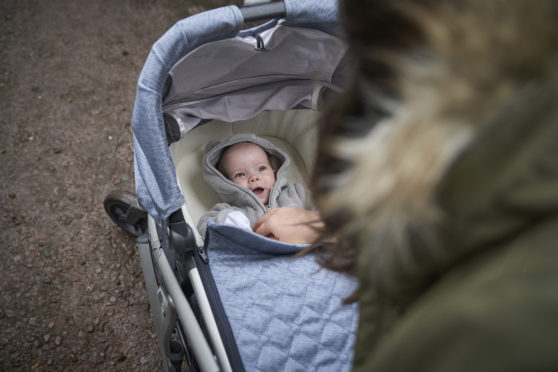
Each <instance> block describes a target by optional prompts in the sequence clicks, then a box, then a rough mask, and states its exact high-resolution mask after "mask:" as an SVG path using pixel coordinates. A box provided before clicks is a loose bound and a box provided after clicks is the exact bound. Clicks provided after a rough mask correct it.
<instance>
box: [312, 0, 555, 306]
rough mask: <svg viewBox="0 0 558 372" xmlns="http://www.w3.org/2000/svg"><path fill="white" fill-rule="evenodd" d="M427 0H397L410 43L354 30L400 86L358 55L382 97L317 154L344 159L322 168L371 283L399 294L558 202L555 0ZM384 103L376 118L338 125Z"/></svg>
mask: <svg viewBox="0 0 558 372" xmlns="http://www.w3.org/2000/svg"><path fill="white" fill-rule="evenodd" d="M425 3H426V4H430V3H429V2H425ZM432 3H434V4H437V5H436V6H433V8H432V9H428V5H427V6H425V7H424V8H420V7H419V6H410V5H409V2H405V4H406V7H402V9H403V10H401V9H399V11H401V12H403V13H404V14H405V15H406V17H408V19H410V20H411V22H412V23H413V26H414V27H416V28H417V29H418V30H420V32H421V37H422V38H419V39H420V41H418V42H417V43H416V45H415V46H412V47H409V46H408V45H407V46H406V48H402V50H403V52H401V50H389V47H386V46H385V45H383V46H381V45H380V46H379V47H378V50H376V51H375V53H372V52H371V50H372V46H370V49H369V50H368V49H367V50H364V49H359V48H364V47H363V45H361V44H360V43H361V42H362V43H363V44H364V43H365V42H366V41H367V40H356V41H355V43H354V44H355V45H354V50H355V53H357V54H359V53H360V57H361V58H360V60H361V61H362V60H364V61H366V59H367V58H369V59H370V58H372V59H374V60H375V61H381V62H382V63H385V64H386V65H389V66H390V68H391V69H392V71H393V76H394V78H393V79H392V81H391V82H390V83H391V86H395V87H396V94H393V95H383V94H382V93H378V92H379V91H381V89H378V86H377V83H376V82H375V81H374V80H373V77H374V76H371V75H370V72H369V71H366V70H364V68H363V67H361V71H360V74H359V75H358V77H359V81H358V83H357V84H358V86H357V90H358V92H360V94H361V96H364V97H365V98H366V99H369V100H368V102H367V103H368V104H370V102H373V104H374V105H375V107H365V108H364V111H365V112H366V114H365V116H364V117H363V118H358V119H354V121H357V122H359V121H360V122H361V123H360V124H359V125H352V127H351V126H350V123H347V122H346V123H345V124H341V125H339V127H338V128H336V130H335V131H331V133H330V134H327V135H326V136H325V137H324V138H322V140H321V141H322V143H321V144H320V149H321V150H320V151H321V152H322V153H321V154H319V157H321V156H322V155H324V154H327V155H328V156H330V157H333V158H336V159H340V160H341V161H343V162H344V163H346V164H349V166H348V167H347V168H346V169H345V170H344V171H342V172H339V171H338V170H332V171H331V172H330V173H327V172H326V173H325V174H324V173H322V174H317V176H316V179H315V185H316V187H317V190H318V192H317V196H318V198H317V200H316V201H317V204H318V208H319V209H320V210H321V212H322V216H324V218H325V220H326V222H327V221H329V224H328V225H329V227H330V228H332V229H333V230H335V231H336V232H337V233H338V238H339V241H340V242H341V244H343V242H350V243H349V244H350V245H352V246H353V247H358V249H356V250H354V248H351V247H347V250H354V251H353V252H352V253H350V254H351V255H353V258H355V257H357V256H358V262H357V264H358V265H359V266H358V272H359V277H361V279H363V281H364V282H369V283H363V285H367V286H369V287H374V288H376V289H377V290H378V291H379V292H381V293H382V295H383V297H384V299H386V298H388V299H390V301H392V302H393V303H395V304H396V305H398V306H403V307H404V306H406V305H407V304H409V303H410V302H412V301H413V299H414V298H416V296H417V295H418V294H419V293H421V292H422V291H423V290H424V289H425V288H426V287H427V286H428V284H430V283H431V282H432V281H433V280H435V279H436V277H438V276H439V275H442V274H443V272H444V271H445V270H446V269H447V268H449V267H450V266H451V265H452V264H454V263H455V262H456V261H458V260H460V259H463V258H464V257H466V256H470V255H472V254H473V253H475V252H478V251H479V250H483V249H485V248H487V247H489V246H490V245H491V244H494V242H497V241H502V240H505V239H511V237H513V234H514V233H517V232H518V231H520V230H521V229H522V228H525V227H526V226H528V225H529V224H530V223H532V221H534V220H536V219H537V218H543V217H544V216H545V214H548V213H556V212H557V211H558V187H557V186H556V185H557V183H558V165H557V164H558V163H557V162H556V160H555V159H558V142H557V139H558V116H557V115H558V111H557V110H558V67H557V66H558V48H556V46H557V45H558V26H557V25H558V23H557V22H556V20H557V19H558V18H557V17H556V5H550V4H551V2H545V4H546V5H549V6H547V8H545V7H542V6H540V4H537V5H535V4H534V3H532V2H527V1H510V2H502V1H471V0H466V1H463V2H458V3H455V4H453V3H451V2H432ZM355 8H356V7H355ZM354 11H360V9H359V10H357V9H354ZM349 31H350V30H349ZM395 32H397V31H395ZM355 35H357V36H355V38H358V37H361V38H365V37H368V36H367V35H365V34H362V33H361V34H356V33H355ZM358 35H360V36H358ZM399 47H400V45H399ZM365 53H369V54H365ZM371 55H372V56H373V57H370V56H371ZM378 106H380V107H381V109H382V111H383V112H387V115H386V116H385V117H384V118H383V119H382V120H380V121H379V122H374V123H372V122H369V123H368V127H369V128H370V127H372V124H374V129H373V130H371V131H369V132H368V133H366V134H365V135H363V136H361V137H359V138H356V139H355V138H354V137H353V138H349V137H343V136H342V135H341V136H339V133H341V134H342V133H343V126H344V125H345V126H346V127H347V128H349V129H350V128H353V127H365V126H366V121H367V120H370V121H374V120H375V119H374V120H373V119H371V112H372V111H373V112H377V107H378ZM373 109H376V111H374V110H373ZM362 122H364V123H365V124H362ZM353 134H354V133H353ZM320 169H322V170H323V169H326V170H327V166H322V167H321V168H320Z"/></svg>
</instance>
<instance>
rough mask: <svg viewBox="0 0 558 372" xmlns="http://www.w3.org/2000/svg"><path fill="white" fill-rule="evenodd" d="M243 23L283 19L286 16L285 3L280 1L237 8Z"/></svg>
mask: <svg viewBox="0 0 558 372" xmlns="http://www.w3.org/2000/svg"><path fill="white" fill-rule="evenodd" d="M239 9H240V13H242V18H243V19H244V23H248V22H257V21H263V20H267V19H273V18H283V17H285V16H286V15H287V11H286V9H285V3H284V2H282V1H279V2H274V3H267V4H258V5H251V6H246V7H242V8H239Z"/></svg>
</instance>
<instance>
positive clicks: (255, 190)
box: [252, 187, 264, 196]
mask: <svg viewBox="0 0 558 372" xmlns="http://www.w3.org/2000/svg"><path fill="white" fill-rule="evenodd" d="M252 192H253V193H254V194H256V195H257V196H259V195H261V194H263V192H264V188H263V187H256V188H255V189H254V190H252Z"/></svg>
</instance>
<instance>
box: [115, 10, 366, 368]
mask: <svg viewBox="0 0 558 372" xmlns="http://www.w3.org/2000/svg"><path fill="white" fill-rule="evenodd" d="M264 18H265V19H271V20H270V21H267V22H266V23H264V24H262V25H260V26H256V27H253V28H249V29H246V30H241V27H242V26H243V24H244V23H245V22H248V21H255V20H261V19H264ZM336 27H337V4H336V2H335V1H331V0H329V1H322V0H314V1H294V0H286V1H285V2H274V3H269V4H265V5H258V6H252V7H245V8H238V7H236V6H228V7H224V8H219V9H214V10H211V11H208V12H204V13H200V14H197V15H195V16H192V17H189V18H187V19H185V20H182V21H180V22H178V23H177V24H176V25H175V26H173V27H172V28H171V29H169V30H168V31H167V32H166V33H165V35H164V36H163V37H161V39H159V40H158V41H157V42H156V43H155V44H154V45H153V47H152V50H151V52H150V54H149V57H148V58H147V61H146V63H145V65H144V68H143V71H142V73H141V76H140V79H139V82H138V91H137V97H136V103H135V107H134V114H133V119H132V128H133V134H134V150H135V157H134V160H135V162H134V167H135V168H134V170H135V183H136V195H137V197H136V195H134V194H132V193H127V192H121V191H116V192H113V193H111V194H110V195H108V196H107V198H106V199H105V209H106V211H107V213H108V214H109V216H110V217H111V218H112V219H113V220H114V221H115V222H116V223H117V224H118V225H119V226H120V227H122V228H123V229H124V230H126V231H127V232H130V233H132V234H134V235H136V236H137V244H138V248H139V251H140V257H141V260H142V268H143V271H144V278H145V282H146V287H147V292H148V297H149V302H150V305H151V310H152V312H153V316H154V321H155V328H156V330H157V334H158V338H159V344H160V349H161V354H162V356H163V360H164V366H165V369H167V370H180V368H181V367H180V366H181V365H182V361H183V359H186V360H187V363H188V365H189V367H190V370H191V371H195V370H198V369H199V370H202V371H217V370H223V371H231V370H234V371H241V370H244V369H248V370H270V369H271V370H281V369H282V370H301V371H303V370H335V371H338V370H348V369H350V363H351V360H352V350H351V348H352V342H353V331H354V327H355V326H356V319H357V316H358V314H357V309H356V307H355V305H353V306H351V307H346V306H343V305H341V298H342V296H347V295H349V294H350V290H351V289H354V286H355V283H354V281H353V280H352V279H351V278H346V277H342V276H339V274H334V273H329V272H327V271H326V270H318V267H317V266H316V264H315V261H314V260H313V258H312V257H311V256H308V257H305V258H301V259H300V260H298V259H297V260H293V259H292V258H291V255H292V254H293V253H294V252H296V251H297V250H299V249H300V248H301V247H297V246H289V245H281V244H279V243H271V242H270V241H266V240H268V239H266V238H263V237H258V236H255V234H252V235H250V233H249V232H239V231H235V230H234V229H232V228H231V227H230V226H211V227H210V228H209V229H208V230H209V231H210V232H209V233H208V234H211V233H212V234H214V235H208V236H210V237H211V239H209V238H207V237H206V239H205V242H204V239H203V237H201V236H200V235H199V233H198V231H197V230H196V229H195V228H193V227H194V226H196V224H197V221H198V219H199V217H200V216H201V214H202V213H204V212H205V211H207V210H208V209H210V208H211V207H212V206H213V204H215V202H216V201H217V198H216V196H215V194H214V193H213V192H212V190H209V189H208V187H207V185H206V184H205V183H204V181H203V179H202V178H201V171H200V167H201V159H202V156H203V148H204V146H205V144H206V143H207V142H208V141H209V140H211V139H223V138H226V137H228V136H230V135H232V134H234V133H240V132H250V133H255V134H257V135H259V136H263V137H265V138H267V139H269V140H270V141H272V142H273V143H274V144H276V145H278V146H280V147H281V148H282V149H283V150H285V151H286V152H287V153H288V154H289V156H290V157H291V160H292V169H293V171H292V174H291V175H290V177H291V179H292V180H293V181H296V182H299V183H303V184H305V183H307V180H308V175H309V174H310V172H311V169H312V166H313V163H314V160H315V159H314V153H315V151H314V146H315V143H316V127H315V123H316V118H317V115H318V111H319V108H320V107H321V104H322V103H323V101H324V100H326V99H327V98H328V97H329V96H330V95H332V94H334V92H336V91H338V90H339V85H340V83H339V81H342V76H343V69H342V66H344V57H345V49H346V48H345V44H344V43H343V41H342V40H341V39H340V38H338V37H337V36H336ZM243 234H244V235H243ZM246 234H247V235H246ZM219 239H224V240H226V241H225V242H224V243H223V244H224V245H225V247H226V249H221V248H220V247H223V244H221V245H219V244H217V243H216V242H218V241H219ZM243 239H244V240H243ZM209 241H211V243H210V242H209ZM238 242H247V243H246V244H237V245H238V246H237V245H235V244H236V243H238ZM211 244H213V245H211ZM215 244H217V245H215ZM231 247H236V248H234V249H233V248H231ZM262 247H264V248H262ZM251 248H253V250H250V249H251ZM231 250H235V251H234V252H236V253H235V254H236V256H234V257H233V256H231V255H230V252H231ZM266 250H267V251H266ZM254 252H257V253H254ZM238 257H242V258H241V259H239V258H238ZM244 257H250V259H249V260H248V261H249V262H248V263H247V261H246V259H245V258H244ZM269 257H272V258H273V260H271V261H270V260H269V259H268V258H269ZM231 262H234V265H236V266H234V267H233V269H235V270H236V271H227V270H228V269H230V268H231V267H232V266H231ZM269 262H272V264H271V265H269V264H268V263H269ZM262 263H263V264H262ZM258 265H259V266H258ZM239 266H242V267H243V270H242V272H241V273H239V270H237V268H238V267H239ZM262 266H263V267H264V269H261V267H262ZM278 267H279V268H280V270H282V271H281V273H282V274H281V275H282V276H281V279H282V281H283V285H284V286H286V287H288V288H287V289H288V291H290V290H291V289H293V288H294V287H296V286H294V285H293V283H297V282H298V281H300V275H302V273H304V275H306V277H304V278H305V279H304V280H303V281H304V282H305V285H304V286H303V287H296V288H299V289H300V290H296V291H294V292H289V293H287V292H288V291H287V292H286V291H283V292H281V295H271V296H270V297H269V298H270V301H273V304H272V305H270V304H268V303H265V301H252V302H254V303H257V304H258V305H259V306H260V308H259V310H258V311H259V312H260V313H261V314H260V315H258V316H257V315H255V314H251V316H254V318H253V319H252V318H251V319H249V320H248V321H246V319H245V316H244V318H243V316H240V315H238V314H236V311H237V310H239V309H241V308H242V307H243V305H244V303H246V302H249V301H248V300H247V296H253V295H255V293H257V291H258V288H259V287H258V285H261V284H262V282H263V280H262V278H266V279H265V280H268V282H266V285H267V286H268V287H267V288H269V287H270V286H272V287H277V288H278V289H279V287H280V285H279V284H281V283H279V282H274V280H276V279H275V277H274V276H275V275H276V274H277V271H273V270H276V269H277V268H278ZM254 268H257V271H253V270H255V269H254ZM270 268H271V269H270ZM268 269H270V270H271V271H269V270H268ZM214 270H219V275H215V273H214V272H213V271H214ZM231 270H232V269H231ZM251 270H252V271H251ZM265 270H268V271H265ZM266 272H267V273H268V274H269V275H268V276H266V274H265V273H266ZM285 273H287V274H285ZM297 275H298V276H297ZM287 277H288V278H287ZM231 278H235V280H236V281H237V283H235V280H232V279H231ZM251 278H254V279H257V280H255V281H253V282H250V279H251ZM289 278H290V280H291V282H289V281H288V280H289ZM238 282H240V285H239V284H238ZM306 282H307V283H306ZM318 283H321V285H319V284H318ZM235 286H236V287H235ZM301 288H303V289H301ZM236 290H240V292H241V293H242V294H241V295H238V291H236ZM233 292H235V293H234V294H233ZM322 292H323V293H322ZM243 296H244V297H243ZM279 297H282V298H283V299H285V303H286V305H287V306H286V307H281V304H280V303H279V302H280V301H279V300H275V298H279ZM323 297H328V298H332V299H333V300H332V301H330V302H328V303H327V304H320V300H321V299H322V298H323ZM250 298H252V297H250ZM299 301H303V303H302V304H300V306H299V303H298V302H299ZM293 304H294V305H296V306H294V305H293ZM262 306H263V309H265V308H266V306H267V308H273V309H275V310H277V309H279V311H283V312H287V310H288V312H289V314H280V315H277V314H275V315H274V317H273V318H269V319H268V318H266V316H267V314H265V312H266V311H263V310H262ZM297 306H298V307H297ZM295 308H296V309H298V310H294V309H295ZM280 309H283V310H280ZM284 309H287V310H284ZM316 314H320V315H316ZM282 315H289V316H291V318H289V317H288V316H287V317H286V318H285V319H282V318H281V316H282ZM227 317H231V318H233V320H230V319H227ZM277 319H282V321H281V322H278V321H277ZM242 321H245V323H241V322H242ZM258 321H260V323H261V322H267V323H266V331H267V332H271V333H270V335H271V336H270V337H268V336H265V335H263V333H262V334H260V333H261V332H264V331H261V332H260V329H259V328H255V329H254V330H253V332H252V333H251V335H254V334H256V335H258V336H261V337H260V338H258V339H257V340H254V342H257V343H263V344H258V345H254V347H255V348H259V349H257V351H256V353H257V354H258V355H259V357H258V358H259V359H258V358H252V357H251V355H252V354H253V352H252V350H256V349H252V345H250V342H251V339H250V337H249V336H247V335H245V334H244V333H242V332H243V331H244V330H246V329H249V328H250V327H251V326H252V325H254V324H255V323H257V322H258ZM291 321H292V322H294V323H292V324H290V322H291ZM272 323H273V324H272ZM277 323H282V324H277ZM289 324H290V325H291V326H292V325H293V324H294V326H295V328H296V333H297V335H298V334H299V333H300V334H301V335H303V336H304V337H302V336H300V337H298V338H296V339H295V337H294V336H292V337H291V336H289V335H286V336H285V334H283V332H281V330H282V329H283V328H284V329H285V331H286V332H287V333H288V330H292V329H293V328H292V327H290V328H289ZM268 326H269V327H268ZM317 332H318V333H319V334H318V333H317ZM241 333H242V334H241ZM283 336H285V337H283ZM287 339H288V340H287ZM317 339H319V340H317ZM316 340H317V341H316ZM267 341H269V345H267V344H265V342H267ZM287 343H288V344H289V345H290V346H289V347H290V348H291V349H292V350H293V352H291V353H284V352H283V351H284V350H281V348H282V347H283V345H284V344H285V345H286V344H287ZM314 344H315V345H314ZM293 345H294V346H293ZM324 347H325V348H326V349H327V350H323V348H324ZM245 348H247V349H250V350H249V351H247V350H245ZM316 348H317V349H316ZM283 354H289V355H287V356H284V355H283ZM298 354H304V355H298ZM275 358H276V359H275ZM275 367H277V368H275Z"/></svg>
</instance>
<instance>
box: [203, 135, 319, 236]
mask: <svg viewBox="0 0 558 372" xmlns="http://www.w3.org/2000/svg"><path fill="white" fill-rule="evenodd" d="M241 142H252V143H255V144H256V145H258V146H260V147H262V148H263V149H264V150H265V152H266V153H267V154H268V155H269V158H270V162H271V165H272V166H273V168H274V169H276V174H275V184H274V185H273V188H272V189H271V193H270V196H269V205H267V206H266V205H264V204H263V203H262V202H261V201H260V200H259V199H258V197H257V196H256V195H255V194H254V193H253V192H251V191H250V190H248V189H245V188H243V187H240V186H239V185H237V184H235V183H234V182H232V181H230V180H229V179H227V177H225V176H224V175H223V174H222V173H221V172H220V171H219V170H218V169H217V168H216V166H217V163H218V162H219V159H220V158H221V155H222V153H223V151H225V149H227V148H228V147H230V146H232V145H234V144H237V143H241ZM289 166H290V159H289V157H288V155H287V154H286V153H285V152H284V151H283V150H281V149H280V148H278V147H277V146H275V145H273V144H272V143H271V142H269V141H267V140H266V139H263V138H261V137H257V136H256V135H254V134H250V133H241V134H237V135H234V136H232V137H229V138H228V139H226V140H224V141H223V142H219V141H214V142H210V143H208V144H207V146H206V154H205V156H204V158H203V164H202V172H203V176H204V179H205V180H206V182H207V183H208V184H209V185H210V186H211V187H212V188H213V190H215V192H216V193H217V194H218V195H219V197H220V198H221V199H222V200H223V203H218V204H217V205H215V207H213V209H212V210H210V211H209V212H207V213H206V214H204V215H203V216H202V217H201V218H200V221H199V223H198V231H199V232H200V235H201V236H205V232H206V229H207V222H208V221H209V220H212V221H214V222H217V223H222V222H223V221H224V220H225V218H226V216H227V215H228V214H229V213H230V212H232V211H233V210H238V211H241V212H242V213H244V214H245V215H246V216H247V217H248V219H249V220H250V225H252V226H253V225H254V223H256V221H257V220H258V218H260V216H262V215H263V214H264V213H265V212H266V211H267V209H270V208H277V207H297V208H302V209H306V208H309V207H310V196H309V193H308V191H307V190H306V189H305V187H304V186H303V185H301V184H288V183H287V175H288V172H289Z"/></svg>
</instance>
